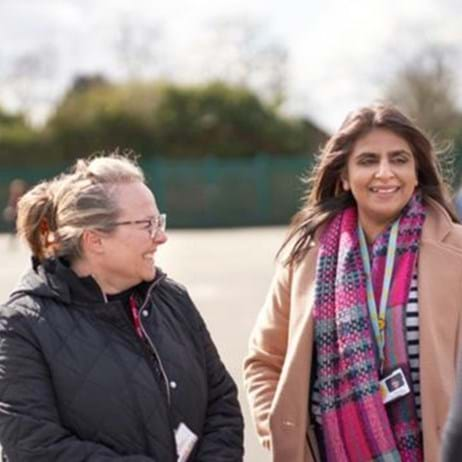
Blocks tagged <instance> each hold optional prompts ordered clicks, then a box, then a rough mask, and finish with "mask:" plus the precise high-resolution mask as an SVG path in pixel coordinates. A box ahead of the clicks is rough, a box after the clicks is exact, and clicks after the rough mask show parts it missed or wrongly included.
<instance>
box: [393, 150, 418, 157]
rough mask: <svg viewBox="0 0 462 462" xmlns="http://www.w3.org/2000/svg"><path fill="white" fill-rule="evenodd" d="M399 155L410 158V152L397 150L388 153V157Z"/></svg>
mask: <svg viewBox="0 0 462 462" xmlns="http://www.w3.org/2000/svg"><path fill="white" fill-rule="evenodd" d="M401 154H404V155H406V156H411V157H412V152H409V151H406V150H405V149H397V150H396V151H390V152H389V153H388V155H390V156H398V155H401Z"/></svg>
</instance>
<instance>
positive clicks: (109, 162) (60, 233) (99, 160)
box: [17, 153, 145, 261]
mask: <svg viewBox="0 0 462 462" xmlns="http://www.w3.org/2000/svg"><path fill="white" fill-rule="evenodd" d="M138 181H140V182H143V183H144V182H145V178H144V174H143V172H142V170H141V168H140V167H139V166H138V164H137V163H136V161H135V160H134V159H133V158H129V157H127V156H122V155H119V154H118V153H115V154H110V155H103V156H99V157H94V158H89V159H79V160H78V161H77V162H76V164H75V166H74V167H73V168H72V169H71V172H70V173H64V174H61V175H59V176H57V177H55V178H53V179H51V180H49V181H44V182H42V183H39V184H38V185H37V186H35V187H34V188H32V189H31V190H30V191H29V192H28V193H26V194H25V195H24V196H23V197H22V198H21V199H20V201H19V202H18V218H17V229H18V234H19V235H20V236H22V237H23V238H24V239H25V240H26V241H27V243H28V245H29V247H30V249H31V251H32V255H33V256H34V257H36V258H38V259H39V260H43V259H45V258H49V257H53V256H54V257H65V258H67V259H68V260H70V261H72V260H74V259H76V258H79V257H80V256H82V246H81V237H82V233H83V231H84V230H85V229H98V230H101V231H104V232H110V231H112V230H113V229H114V224H113V223H114V222H115V221H117V218H118V215H119V206H118V204H117V202H116V200H115V199H114V194H113V190H114V188H115V187H116V186H117V185H120V184H126V183H133V182H138Z"/></svg>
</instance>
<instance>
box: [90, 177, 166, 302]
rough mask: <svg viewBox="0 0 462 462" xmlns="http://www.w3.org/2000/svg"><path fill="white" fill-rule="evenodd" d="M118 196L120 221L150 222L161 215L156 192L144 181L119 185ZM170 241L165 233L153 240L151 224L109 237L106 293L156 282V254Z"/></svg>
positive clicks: (103, 263) (103, 267)
mask: <svg viewBox="0 0 462 462" xmlns="http://www.w3.org/2000/svg"><path fill="white" fill-rule="evenodd" d="M114 195H115V199H116V201H117V203H118V204H119V210H120V212H119V217H118V219H117V221H118V222H125V221H138V220H149V219H150V218H153V217H156V216H158V215H159V210H158V209H157V205H156V202H155V199H154V196H153V194H152V192H151V191H150V190H149V188H148V187H147V186H146V185H145V184H143V183H142V182H134V183H128V184H121V185H118V186H117V187H116V188H115V191H114ZM166 241H167V236H166V234H165V233H164V232H163V231H161V230H159V231H158V232H157V233H156V234H155V236H154V237H151V236H150V230H149V224H147V225H146V224H125V225H120V226H116V228H115V229H114V230H113V231H112V232H111V233H109V234H106V235H105V236H104V237H103V238H102V253H101V257H100V260H99V278H100V281H99V282H100V283H101V285H102V287H104V290H105V292H106V293H117V292H121V291H123V290H125V289H128V288H130V287H133V286H135V285H137V284H139V283H140V282H142V281H151V280H153V279H154V277H155V274H156V270H155V266H154V263H155V253H156V251H157V248H158V246H159V245H162V244H164V243H165V242H166ZM101 279H104V281H101Z"/></svg>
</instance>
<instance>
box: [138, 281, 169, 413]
mask: <svg viewBox="0 0 462 462" xmlns="http://www.w3.org/2000/svg"><path fill="white" fill-rule="evenodd" d="M163 279H165V276H161V277H160V278H159V279H158V280H157V281H155V282H153V283H152V284H151V286H150V287H149V289H148V292H147V294H146V297H145V299H144V302H143V303H142V305H141V306H140V308H138V316H139V320H140V326H141V330H142V331H143V334H144V336H145V337H146V339H147V341H148V343H149V346H150V347H151V349H152V352H153V354H154V356H155V357H156V360H157V363H158V364H159V369H160V372H161V374H162V377H163V379H164V382H165V390H166V392H167V403H168V405H169V406H170V404H171V396H170V385H169V380H168V376H167V373H166V372H165V368H164V365H163V364H162V361H161V359H160V355H159V352H158V350H157V348H156V346H155V345H154V342H153V341H152V340H151V337H149V335H148V333H147V331H146V329H145V327H144V326H143V318H142V316H141V311H142V310H143V309H144V308H145V307H146V305H147V304H148V301H149V297H150V296H151V292H152V291H153V289H154V287H155V286H156V285H157V284H159V282H161V281H162V280H163Z"/></svg>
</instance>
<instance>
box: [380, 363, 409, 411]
mask: <svg viewBox="0 0 462 462" xmlns="http://www.w3.org/2000/svg"><path fill="white" fill-rule="evenodd" d="M380 391H381V393H382V399H383V402H384V404H387V403H390V402H392V401H395V400H396V399H398V398H401V397H403V396H406V395H407V394H408V393H409V392H410V391H411V390H410V388H409V385H408V383H407V380H406V376H405V375H404V372H403V370H402V369H401V368H398V369H395V370H394V371H393V372H392V373H391V374H389V375H387V376H386V377H384V378H383V379H382V380H381V381H380Z"/></svg>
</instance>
